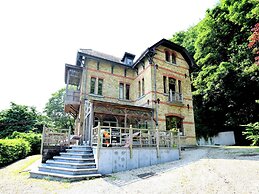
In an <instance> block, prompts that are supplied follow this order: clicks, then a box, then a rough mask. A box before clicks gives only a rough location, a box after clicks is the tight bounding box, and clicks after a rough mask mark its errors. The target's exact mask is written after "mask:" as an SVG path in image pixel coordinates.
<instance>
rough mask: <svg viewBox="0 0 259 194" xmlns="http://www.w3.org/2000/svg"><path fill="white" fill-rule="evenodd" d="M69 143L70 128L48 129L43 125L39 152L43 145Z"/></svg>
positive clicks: (63, 144) (66, 144)
mask: <svg viewBox="0 0 259 194" xmlns="http://www.w3.org/2000/svg"><path fill="white" fill-rule="evenodd" d="M69 145H70V129H50V128H46V127H43V131H42V141H41V153H42V151H43V150H44V148H45V147H49V146H52V147H55V146H60V147H62V146H69Z"/></svg>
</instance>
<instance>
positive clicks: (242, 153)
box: [104, 146, 259, 187]
mask: <svg viewBox="0 0 259 194" xmlns="http://www.w3.org/2000/svg"><path fill="white" fill-rule="evenodd" d="M204 159H205V160H206V159H227V160H258V161H259V149H258V148H255V149H251V148H238V149H237V148H224V147H222V146H215V147H207V146H206V147H198V148H195V149H186V150H184V151H182V156H181V159H180V160H178V161H173V162H169V163H164V164H159V165H154V166H149V167H144V168H139V169H133V170H129V171H124V172H118V173H113V174H111V175H106V176H105V177H104V180H105V181H107V182H108V183H110V184H113V185H116V186H118V187H122V186H125V185H128V184H131V183H134V182H138V181H141V180H144V179H150V178H153V177H155V176H162V175H163V174H164V173H167V172H170V171H173V170H177V169H179V168H182V167H184V166H187V165H191V164H193V163H195V162H198V161H200V160H204Z"/></svg>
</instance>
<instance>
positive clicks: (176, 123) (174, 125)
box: [166, 116, 184, 135]
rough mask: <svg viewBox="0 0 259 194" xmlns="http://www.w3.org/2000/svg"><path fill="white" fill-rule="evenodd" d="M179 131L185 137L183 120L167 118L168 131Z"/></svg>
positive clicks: (174, 117) (172, 117) (175, 117)
mask: <svg viewBox="0 0 259 194" xmlns="http://www.w3.org/2000/svg"><path fill="white" fill-rule="evenodd" d="M172 129H179V131H180V135H184V130H183V119H182V118H180V117H177V116H167V117H166V130H172Z"/></svg>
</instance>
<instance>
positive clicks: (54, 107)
mask: <svg viewBox="0 0 259 194" xmlns="http://www.w3.org/2000/svg"><path fill="white" fill-rule="evenodd" d="M64 95H65V89H64V88H63V89H60V90H58V91H57V92H55V93H53V94H52V95H51V98H50V99H49V100H48V102H47V104H46V106H45V109H44V112H45V113H46V114H47V116H48V117H49V118H50V119H51V120H52V121H53V123H54V126H55V127H56V128H65V129H68V128H70V127H71V128H72V127H73V123H74V119H73V117H71V116H70V115H69V114H67V113H65V112H64V99H63V96H64Z"/></svg>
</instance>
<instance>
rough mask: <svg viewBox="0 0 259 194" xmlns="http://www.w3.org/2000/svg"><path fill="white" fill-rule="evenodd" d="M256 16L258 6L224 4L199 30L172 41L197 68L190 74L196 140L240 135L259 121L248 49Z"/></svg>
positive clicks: (258, 91) (258, 85) (234, 0)
mask: <svg viewBox="0 0 259 194" xmlns="http://www.w3.org/2000/svg"><path fill="white" fill-rule="evenodd" d="M258 11H259V6H258V2H257V1H255V0H221V2H220V4H218V5H217V6H216V7H215V8H213V9H211V10H208V11H207V13H206V16H205V18H204V19H203V20H202V21H200V22H199V23H198V24H197V25H195V26H194V27H192V28H190V29H188V30H187V31H186V32H180V33H177V34H176V35H174V36H173V38H172V40H173V41H175V40H176V41H178V43H180V44H181V45H182V46H185V47H187V49H188V50H189V51H191V53H193V56H194V59H195V62H196V64H197V65H198V66H199V70H198V72H194V73H193V74H192V79H193V90H194V93H193V94H194V110H195V122H196V129H197V131H196V132H197V134H198V136H206V135H209V136H212V135H213V134H216V133H217V132H219V131H225V130H234V131H235V132H238V133H239V134H240V135H241V131H242V130H243V128H240V125H244V124H247V123H249V122H255V121H256V120H258V119H259V116H258V114H257V113H258V112H259V106H258V104H256V103H255V100H256V99H259V82H258V81H257V79H258V78H257V77H258V76H257V75H258V73H259V68H258V66H257V67H256V66H255V65H254V64H253V54H252V53H251V51H250V49H249V48H248V47H247V44H248V38H249V37H250V36H251V28H252V27H253V26H254V25H255V24H256V23H257V22H258V20H259V14H257V13H258ZM187 43H188V44H189V45H187Z"/></svg>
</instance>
